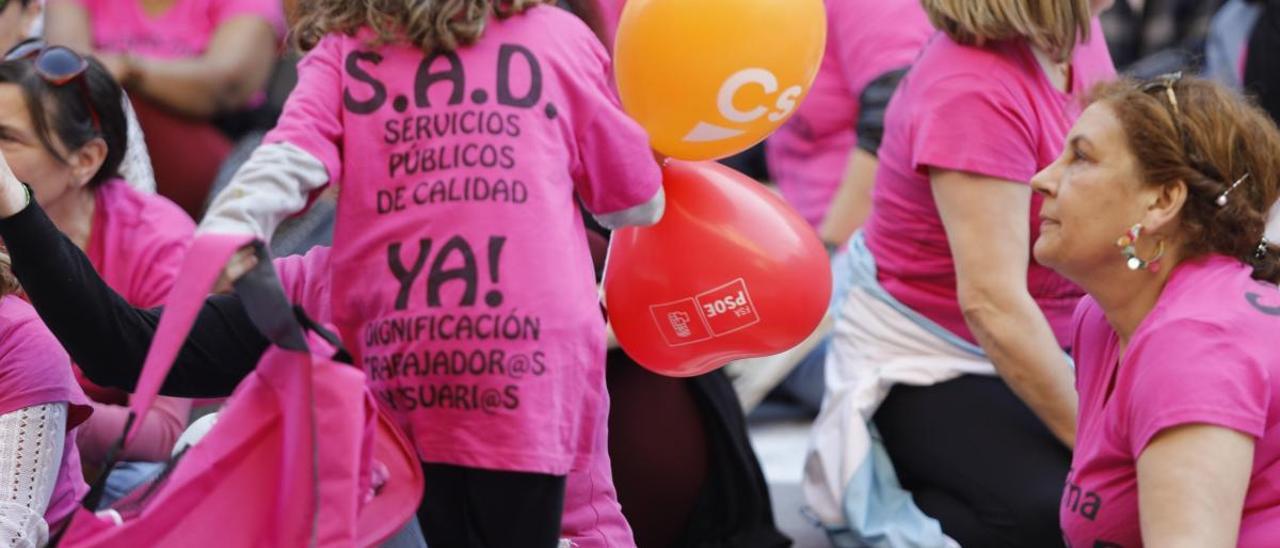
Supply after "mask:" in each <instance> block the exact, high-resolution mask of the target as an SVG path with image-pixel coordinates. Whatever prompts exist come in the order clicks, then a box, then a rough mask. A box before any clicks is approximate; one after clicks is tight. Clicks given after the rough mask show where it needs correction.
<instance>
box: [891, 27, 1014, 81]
mask: <svg viewBox="0 0 1280 548" xmlns="http://www.w3.org/2000/svg"><path fill="white" fill-rule="evenodd" d="M1025 48H1026V45H1025V44H1023V43H1022V42H1021V41H1018V40H1005V41H1001V42H994V43H991V44H988V45H986V46H969V45H964V44H960V43H958V42H956V41H955V40H952V39H951V37H950V36H947V34H946V33H943V32H939V33H936V34H935V35H934V36H933V37H932V38H931V39H930V40H929V42H928V43H927V44H925V46H924V48H923V49H922V50H921V52H920V57H919V59H918V60H917V61H916V63H915V64H914V65H913V67H912V72H913V73H919V74H921V75H924V78H923V81H924V82H928V83H934V82H941V81H945V80H951V79H968V80H972V81H973V82H974V83H977V84H979V85H981V86H998V85H1005V84H1007V83H1008V79H1011V78H1012V79H1025V78H1027V77H1028V75H1029V73H1028V71H1027V66H1026V61H1025V59H1023V57H1024V55H1022V53H1021V50H1022V49H1025Z"/></svg>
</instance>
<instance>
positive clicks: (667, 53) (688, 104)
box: [614, 0, 827, 160]
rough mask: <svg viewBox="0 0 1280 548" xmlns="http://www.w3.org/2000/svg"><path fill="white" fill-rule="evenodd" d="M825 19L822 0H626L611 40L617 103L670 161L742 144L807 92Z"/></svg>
mask: <svg viewBox="0 0 1280 548" xmlns="http://www.w3.org/2000/svg"><path fill="white" fill-rule="evenodd" d="M826 19H827V16H826V9H825V8H824V7H823V3H822V0H629V1H628V2H627V5H626V7H625V8H624V9H623V11H622V20H621V22H620V23H619V26H618V35H617V41H616V42H615V46H614V62H615V69H616V75H617V82H618V91H619V93H620V94H621V96H622V105H623V107H624V108H625V109H626V111H627V113H628V114H630V115H631V117H632V118H634V119H635V120H636V121H637V122H639V123H640V125H642V126H644V128H645V129H646V130H648V131H649V138H650V141H651V144H652V146H653V148H654V149H655V150H657V151H658V152H661V153H663V154H664V155H667V156H670V157H672V158H680V159H683V160H712V159H716V158H723V157H725V156H729V155H732V154H735V153H738V152H741V151H743V150H746V149H748V148H751V146H752V145H754V144H756V143H759V142H760V141H762V140H764V138H765V137H768V136H769V135H770V134H772V133H773V132H774V131H776V130H777V129H778V127H780V126H781V125H782V123H783V122H785V121H786V120H787V118H789V117H790V116H791V114H792V113H793V112H795V109H796V106H798V105H799V104H800V101H802V100H803V99H804V97H805V95H807V94H808V92H809V87H810V85H811V84H812V83H813V79H814V76H816V75H817V73H818V65H819V64H821V62H822V54H823V51H824V48H825V46H826V35H827V22H826Z"/></svg>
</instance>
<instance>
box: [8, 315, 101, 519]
mask: <svg viewBox="0 0 1280 548" xmlns="http://www.w3.org/2000/svg"><path fill="white" fill-rule="evenodd" d="M58 402H66V403H67V405H68V413H67V426H66V438H65V439H64V442H63V443H64V445H63V451H62V464H61V467H60V468H59V471H58V482H57V483H56V484H55V485H54V488H53V496H52V497H51V498H50V499H49V507H48V509H46V510H45V513H44V518H45V521H46V522H48V523H49V524H51V525H53V524H57V523H59V522H61V521H62V520H63V519H65V518H66V517H67V516H69V515H71V513H72V512H73V511H75V508H76V505H77V504H79V502H80V499H81V498H83V497H84V495H85V494H86V493H88V492H89V486H87V485H85V483H84V478H83V477H82V476H81V474H80V453H79V451H77V450H76V432H75V427H76V426H78V425H80V423H83V422H84V421H85V419H87V418H89V413H90V412H91V411H90V408H89V406H88V403H89V400H88V399H87V398H85V396H84V393H83V392H81V391H80V387H79V386H78V385H76V380H75V377H74V376H73V375H72V374H71V359H70V358H68V357H67V353H66V351H65V350H63V349H62V345H61V344H59V343H58V340H57V339H55V338H54V337H53V334H52V333H49V330H48V329H47V328H45V326H44V322H42V321H40V317H39V316H37V315H36V311H35V309H33V308H31V305H29V304H27V303H26V301H23V300H22V299H19V298H18V297H15V296H13V295H9V296H6V297H2V298H0V415H3V414H6V413H12V412H14V411H17V410H19V409H23V408H26V407H31V406H35V405H44V404H49V403H58Z"/></svg>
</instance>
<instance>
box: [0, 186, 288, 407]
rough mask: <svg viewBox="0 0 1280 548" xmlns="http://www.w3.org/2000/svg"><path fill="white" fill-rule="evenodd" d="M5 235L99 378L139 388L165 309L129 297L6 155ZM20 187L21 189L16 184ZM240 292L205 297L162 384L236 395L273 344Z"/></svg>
mask: <svg viewBox="0 0 1280 548" xmlns="http://www.w3.org/2000/svg"><path fill="white" fill-rule="evenodd" d="M0 165H2V166H3V167H2V168H0V239H3V240H4V242H5V244H6V246H8V248H9V254H10V257H11V258H12V260H13V271H14V274H16V275H17V276H18V280H19V281H20V282H21V283H22V286H23V289H24V290H26V292H27V295H28V297H29V298H30V299H31V304H32V305H33V306H34V307H35V309H36V311H37V312H39V313H40V317H41V319H43V320H44V322H45V325H46V326H48V328H49V330H50V331H52V332H53V334H54V335H55V336H57V338H58V341H59V342H61V343H62V345H63V347H65V348H66V350H67V353H68V354H70V355H71V358H72V360H74V361H75V362H76V364H77V365H79V366H80V368H81V370H83V371H84V373H85V376H87V377H88V378H89V379H90V380H92V381H93V382H94V383H96V384H99V385H101V386H110V387H115V388H120V389H122V390H125V391H128V392H132V391H133V390H134V387H135V385H136V383H137V380H138V375H139V374H140V373H141V371H142V365H143V362H144V361H145V360H146V355H147V350H148V349H149V348H150V346H151V340H152V338H153V337H154V336H155V330H156V326H157V325H158V324H159V322H160V310H159V309H155V310H142V309H138V308H134V307H133V306H131V305H129V303H128V302H126V301H125V300H124V298H123V297H121V296H120V295H119V294H118V293H116V292H115V291H113V290H111V288H110V287H108V286H107V284H106V283H105V282H103V281H102V278H101V277H99V276H98V273H97V272H96V271H95V270H94V269H93V265H92V264H91V263H90V262H89V259H88V257H86V256H85V254H84V252H83V251H81V250H80V248H78V247H76V245H75V244H74V243H72V242H71V240H68V239H67V238H66V236H64V235H63V234H62V233H61V232H59V231H58V229H57V227H55V226H54V225H53V222H52V221H50V220H49V217H48V216H46V215H45V213H44V210H42V209H40V206H39V205H38V204H35V203H30V204H27V201H28V200H27V196H26V192H25V191H24V190H22V187H21V185H20V184H19V183H18V182H17V180H16V179H14V178H13V177H12V174H11V173H8V168H7V165H4V164H3V162H0ZM15 186H16V187H17V189H18V190H17V191H16V192H15V191H14V187H15ZM267 345H268V342H267V339H266V338H265V337H263V336H262V335H261V334H260V333H258V331H257V329H256V328H255V327H254V326H253V323H252V322H251V321H250V320H249V317H248V315H247V314H246V313H245V310H244V307H243V306H242V305H241V303H240V300H239V297H237V296H235V295H234V294H232V295H215V296H211V297H209V299H208V300H206V301H205V304H204V307H203V308H202V309H201V310H200V313H199V315H198V316H197V318H196V323H195V326H194V328H193V329H192V330H191V334H190V335H189V336H188V337H187V341H186V343H184V344H183V346H182V350H181V351H180V352H179V354H178V358H177V360H176V361H175V363H174V367H173V369H172V370H171V371H170V373H169V377H168V379H167V380H166V381H165V384H164V386H163V387H162V388H161V393H162V394H165V395H169V396H180V397H223V396H227V395H229V394H230V393H231V392H232V391H233V390H234V389H235V387H236V385H237V384H239V383H240V381H241V380H242V379H244V377H245V376H246V375H248V374H249V372H250V371H252V370H253V368H254V366H255V365H256V364H257V362H258V358H260V357H261V356H262V353H263V352H265V351H266V349H267Z"/></svg>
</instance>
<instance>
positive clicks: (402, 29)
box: [293, 0, 553, 53]
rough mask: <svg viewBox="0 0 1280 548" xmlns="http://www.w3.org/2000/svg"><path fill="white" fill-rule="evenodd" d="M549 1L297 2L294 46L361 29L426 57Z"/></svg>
mask: <svg viewBox="0 0 1280 548" xmlns="http://www.w3.org/2000/svg"><path fill="white" fill-rule="evenodd" d="M552 1H553V0H300V1H299V2H298V6H297V9H296V11H295V14H296V15H297V22H296V23H295V24H294V26H293V42H294V44H295V45H296V46H297V47H298V48H299V49H301V50H302V51H307V50H310V49H311V48H314V47H315V46H316V44H317V43H319V42H320V40H321V39H322V38H324V37H325V35H327V34H332V33H340V34H346V35H354V34H355V33H356V32H357V31H359V30H360V29H363V28H369V29H370V30H372V31H373V32H374V33H375V34H377V37H378V38H377V40H378V42H379V43H388V42H396V41H407V42H409V43H411V44H414V45H416V46H418V48H420V49H422V51H423V52H425V53H433V52H437V51H442V50H443V51H452V50H455V49H458V48H459V47H463V46H467V45H470V44H473V43H475V41H476V40H477V39H479V38H480V35H481V34H483V33H484V26H485V23H486V22H488V20H489V16H490V15H494V16H497V17H498V18H500V19H503V18H507V17H510V16H512V15H516V14H520V13H523V12H524V11H525V10H528V9H529V8H532V7H534V6H537V5H539V4H545V3H549V2H552Z"/></svg>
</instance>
